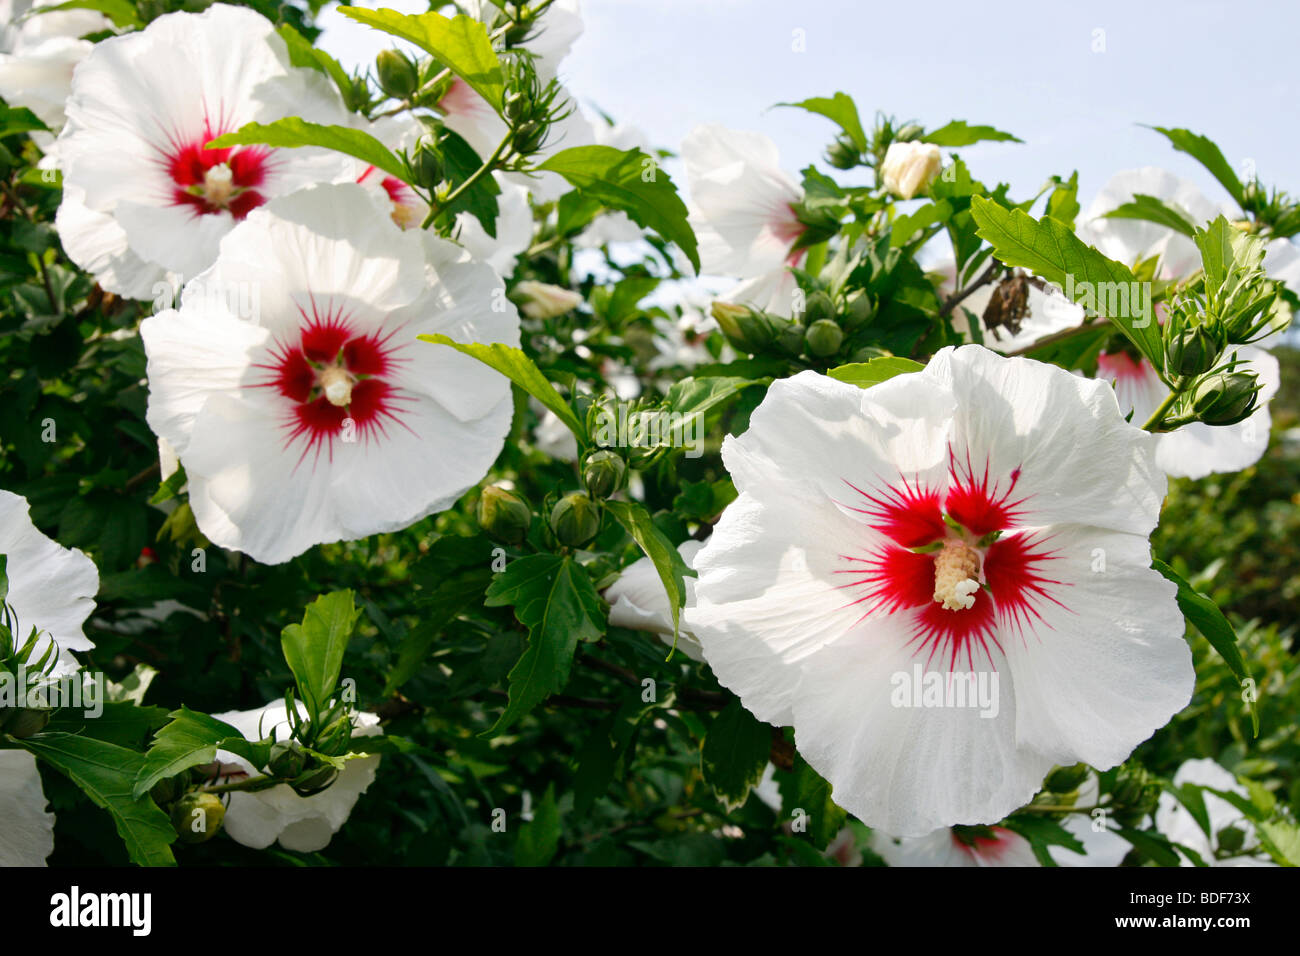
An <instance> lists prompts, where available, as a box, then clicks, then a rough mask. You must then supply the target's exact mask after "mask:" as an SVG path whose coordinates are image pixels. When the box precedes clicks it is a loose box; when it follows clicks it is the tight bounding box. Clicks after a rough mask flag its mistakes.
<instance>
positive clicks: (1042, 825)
mask: <svg viewBox="0 0 1300 956" xmlns="http://www.w3.org/2000/svg"><path fill="white" fill-rule="evenodd" d="M1005 826H1006V828H1007V829H1008V830H1011V831H1012V832H1014V833H1019V834H1020V835H1021V836H1022V837H1024V838H1025V839H1026V840H1028V841H1029V846H1030V848H1031V849H1032V850H1033V851H1034V856H1035V857H1036V858H1037V859H1038V862H1039V863H1041V864H1042V865H1043V866H1056V865H1057V863H1056V861H1055V860H1053V859H1052V855H1051V853H1049V852H1048V847H1051V846H1063V847H1065V848H1066V849H1067V850H1072V851H1074V852H1075V853H1083V852H1084V846H1083V843H1082V842H1081V841H1080V840H1079V838H1078V837H1076V836H1075V835H1074V834H1072V833H1071V832H1070V831H1069V830H1067V829H1065V827H1063V826H1061V825H1060V824H1059V823H1057V822H1056V821H1055V820H1049V819H1047V818H1046V817H1042V816H1038V815H1036V814H1031V813H1023V814H1020V815H1018V816H1013V817H1008V818H1007V819H1006V821H1005Z"/></svg>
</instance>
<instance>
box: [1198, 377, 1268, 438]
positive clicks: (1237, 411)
mask: <svg viewBox="0 0 1300 956" xmlns="http://www.w3.org/2000/svg"><path fill="white" fill-rule="evenodd" d="M1259 388H1260V385H1259V380H1258V379H1257V378H1256V377H1255V374H1254V373H1253V372H1215V373H1214V374H1213V375H1209V376H1206V377H1205V378H1204V379H1202V380H1201V381H1200V383H1199V384H1198V385H1197V386H1196V391H1195V392H1194V393H1193V394H1192V411H1193V413H1194V414H1195V415H1196V417H1197V418H1199V419H1200V420H1201V421H1203V422H1205V424H1207V425H1235V424H1236V423H1237V422H1240V421H1244V420H1245V419H1247V418H1249V417H1250V415H1251V413H1252V412H1253V411H1254V410H1255V405H1256V404H1257V402H1258V401H1259Z"/></svg>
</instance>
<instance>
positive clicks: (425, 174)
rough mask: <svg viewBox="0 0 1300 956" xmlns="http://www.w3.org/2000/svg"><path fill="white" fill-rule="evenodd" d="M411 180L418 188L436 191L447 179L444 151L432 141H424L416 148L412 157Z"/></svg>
mask: <svg viewBox="0 0 1300 956" xmlns="http://www.w3.org/2000/svg"><path fill="white" fill-rule="evenodd" d="M411 178H412V179H414V180H415V184H416V185H417V186H423V187H424V188H425V189H435V188H437V186H438V184H439V183H441V182H442V181H443V179H445V178H446V168H445V166H444V165H443V161H442V151H441V150H440V149H439V148H438V146H437V144H436V143H435V142H434V141H433V140H431V139H423V140H421V141H420V142H419V144H417V145H416V147H415V155H414V156H412V157H411Z"/></svg>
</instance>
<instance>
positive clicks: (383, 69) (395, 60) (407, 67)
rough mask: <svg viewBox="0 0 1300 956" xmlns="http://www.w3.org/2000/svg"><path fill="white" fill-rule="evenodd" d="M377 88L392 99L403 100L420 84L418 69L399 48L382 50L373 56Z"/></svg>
mask: <svg viewBox="0 0 1300 956" xmlns="http://www.w3.org/2000/svg"><path fill="white" fill-rule="evenodd" d="M375 71H376V72H377V73H378V74H379V88H380V89H381V90H383V91H384V92H385V93H387V94H388V95H389V96H391V97H393V99H397V100H404V99H406V98H407V97H408V96H410V95H411V94H412V93H414V92H415V91H416V89H417V88H418V87H419V85H420V75H419V71H417V70H416V68H415V64H414V63H412V62H411V59H410V57H408V56H406V54H404V53H402V52H401V51H399V50H382V51H380V54H379V56H377V57H375Z"/></svg>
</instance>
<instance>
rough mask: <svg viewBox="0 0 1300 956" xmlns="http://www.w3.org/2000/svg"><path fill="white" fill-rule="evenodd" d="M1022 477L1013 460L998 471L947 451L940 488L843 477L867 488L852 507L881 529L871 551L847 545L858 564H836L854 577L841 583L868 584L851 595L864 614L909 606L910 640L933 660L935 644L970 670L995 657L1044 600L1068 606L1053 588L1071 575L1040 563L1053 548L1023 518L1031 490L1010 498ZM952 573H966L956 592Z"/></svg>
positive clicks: (1035, 617)
mask: <svg viewBox="0 0 1300 956" xmlns="http://www.w3.org/2000/svg"><path fill="white" fill-rule="evenodd" d="M1019 479H1020V469H1019V468H1016V469H1014V470H1013V471H1011V472H1010V474H1009V475H1007V476H1006V477H1005V478H1004V479H1002V480H994V479H993V478H992V477H991V476H990V473H989V466H988V464H987V462H986V463H985V465H984V468H983V471H982V473H981V474H978V475H977V474H976V472H975V469H974V468H973V467H972V465H971V461H970V457H969V455H968V456H967V457H966V461H965V462H964V463H960V462H958V460H957V458H956V457H955V456H954V455H952V454H951V452H950V453H949V467H948V480H947V482H946V485H945V487H943V488H926V487H923V486H922V485H921V484H920V483H919V482H917V481H915V480H912V481H909V480H908V478H906V477H905V476H901V475H900V477H899V480H898V482H897V483H895V484H893V485H886V486H885V487H883V488H881V489H878V490H875V491H873V492H867V491H863V490H862V489H861V488H858V487H857V486H856V485H853V484H852V483H851V482H848V481H846V482H845V484H848V485H849V487H850V488H852V489H853V490H854V491H855V492H857V493H858V495H860V496H861V498H862V501H861V502H860V503H859V504H858V506H856V507H855V506H849V507H850V510H852V511H855V512H857V513H858V514H861V515H864V516H866V518H867V523H868V524H869V525H870V527H871V528H872V529H874V530H875V531H877V532H879V533H880V534H881V535H882V536H883V537H884V538H885V544H884V545H883V546H876V547H875V548H874V550H873V551H871V552H870V553H868V554H866V555H865V556H863V555H847V554H846V555H841V557H842V558H844V560H846V561H849V562H852V564H853V566H852V567H851V568H849V569H846V570H843V571H838V572H836V573H838V574H847V575H850V576H851V577H852V578H853V580H851V581H849V582H848V583H847V584H843V585H840V587H842V588H852V589H857V590H859V591H861V592H862V593H861V596H859V597H858V598H856V599H855V600H854V601H852V602H850V606H854V605H857V606H861V607H862V608H863V609H864V613H863V615H862V617H861V618H859V622H860V621H863V620H867V619H869V618H872V617H878V616H881V615H891V614H906V615H908V617H909V618H910V621H911V631H912V639H911V641H910V642H909V643H915V644H916V645H917V653H920V652H921V651H925V650H928V657H927V660H926V663H927V665H928V664H929V663H930V662H931V661H932V660H933V659H934V658H935V656H936V654H938V655H939V656H940V660H942V659H943V658H944V657H946V658H947V665H948V667H949V669H954V668H955V667H956V666H957V663H958V661H959V660H963V661H964V662H965V664H966V665H967V666H968V667H969V668H970V669H972V670H973V669H974V667H975V656H976V654H977V653H981V654H982V656H984V657H985V658H987V659H988V661H989V663H990V664H992V663H993V655H992V648H993V647H996V648H997V649H998V650H999V651H1000V650H1002V645H1001V644H1000V643H999V640H998V637H999V632H1000V631H1002V630H1006V629H1009V628H1014V629H1016V630H1017V631H1023V628H1024V627H1025V626H1026V625H1030V624H1032V623H1033V622H1034V621H1039V622H1041V621H1042V614H1041V603H1042V602H1044V601H1050V602H1052V603H1054V604H1057V605H1058V606H1061V607H1064V605H1063V604H1061V602H1060V600H1058V598H1057V597H1056V596H1055V592H1056V589H1057V588H1060V587H1065V586H1066V585H1065V584H1064V583H1063V582H1061V581H1057V580H1054V579H1052V578H1049V577H1045V576H1044V574H1043V573H1042V572H1043V565H1044V564H1045V563H1046V562H1048V561H1051V560H1054V559H1055V558H1056V554H1055V553H1054V552H1051V551H1048V550H1046V549H1045V548H1044V547H1043V546H1044V544H1045V543H1046V539H1045V538H1044V537H1043V536H1042V535H1041V533H1040V532H1036V531H1030V530H1025V529H1023V528H1021V529H1018V528H1017V523H1018V522H1019V521H1020V520H1021V518H1022V513H1021V511H1020V508H1019V506H1020V505H1022V504H1023V503H1024V501H1025V500H1026V499H1025V498H1024V497H1021V498H1016V499H1013V498H1012V495H1013V494H1014V493H1015V488H1016V484H1017V482H1018V481H1019ZM963 559H964V560H963ZM954 568H955V569H957V570H954ZM954 573H955V574H956V576H957V578H961V577H962V576H963V575H969V578H968V582H969V583H966V584H965V585H964V586H961V587H958V588H956V589H955V592H954V589H953V588H952V587H951V584H952V575H953V574H954ZM981 578H982V580H981ZM941 598H942V599H941ZM972 599H973V600H972Z"/></svg>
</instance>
